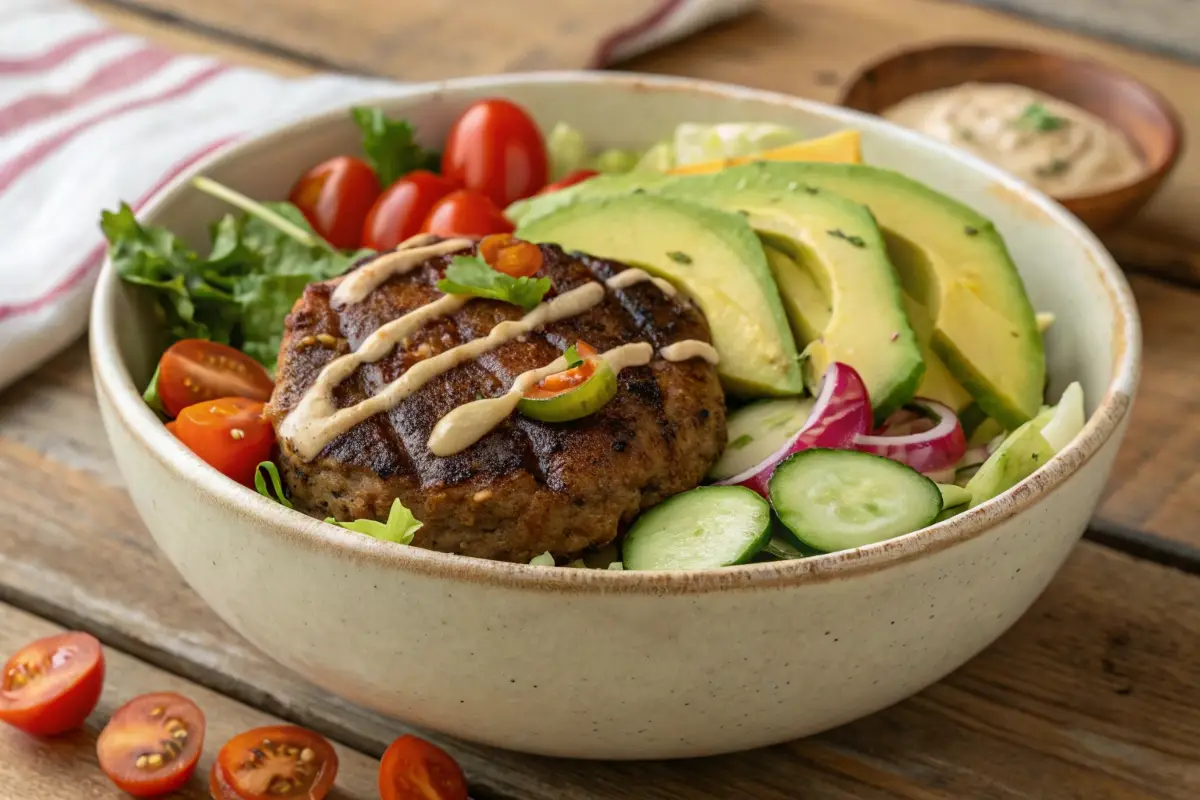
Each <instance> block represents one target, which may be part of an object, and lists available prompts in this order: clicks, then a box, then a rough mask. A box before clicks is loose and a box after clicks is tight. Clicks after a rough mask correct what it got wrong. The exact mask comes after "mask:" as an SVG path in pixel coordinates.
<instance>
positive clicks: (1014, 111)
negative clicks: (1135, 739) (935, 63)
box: [883, 83, 1146, 197]
mask: <svg viewBox="0 0 1200 800" xmlns="http://www.w3.org/2000/svg"><path fill="white" fill-rule="evenodd" d="M883 116H884V118H886V119H889V120H891V121H892V122H896V123H899V124H901V125H904V126H905V127H908V128H912V129H913V130H917V131H920V132H922V133H925V134H928V135H930V136H933V137H935V138H938V139H941V140H942V141H945V142H949V143H951V144H953V145H956V146H958V147H961V148H963V149H964V150H968V151H970V152H972V153H974V154H975V155H977V156H980V157H981V158H984V159H986V160H988V161H990V162H992V163H993V164H996V165H997V166H999V167H1002V168H1003V169H1005V170H1007V171H1008V172H1011V173H1012V174H1013V175H1016V176H1017V177H1019V178H1021V179H1022V180H1024V181H1026V182H1028V183H1030V184H1032V185H1034V186H1036V187H1037V188H1039V189H1041V190H1042V191H1043V192H1046V193H1047V194H1050V195H1053V196H1055V197H1075V196H1078V195H1083V194H1091V193H1093V192H1099V191H1104V190H1106V189H1112V188H1115V187H1117V186H1120V185H1123V184H1127V183H1130V182H1132V181H1134V180H1136V179H1138V178H1140V177H1141V176H1142V175H1144V174H1145V173H1146V164H1145V162H1144V161H1143V160H1142V158H1141V157H1140V156H1139V155H1138V153H1137V151H1136V150H1135V149H1134V147H1133V144H1132V143H1131V142H1130V141H1129V139H1128V137H1126V136H1125V134H1124V133H1123V132H1121V131H1120V130H1118V129H1117V128H1115V127H1113V126H1112V125H1110V124H1109V123H1108V122H1106V121H1105V120H1103V119H1101V118H1099V117H1097V116H1096V115H1094V114H1092V113H1090V112H1088V111H1084V110H1083V109H1082V108H1079V107H1077V106H1074V105H1071V104H1070V103H1067V102H1064V101H1062V100H1059V99H1058V98H1056V97H1052V96H1051V95H1048V94H1045V93H1043V92H1039V91H1036V90H1034V89H1030V88H1028V87H1025V86H1017V85H1014V84H1005V83H963V84H960V85H958V86H953V87H950V88H948V89H938V90H936V91H932V92H924V93H922V94H917V95H913V96H912V97H908V98H906V99H904V100H902V101H901V102H900V103H898V104H897V105H894V106H892V107H891V108H889V109H887V110H886V111H884V112H883Z"/></svg>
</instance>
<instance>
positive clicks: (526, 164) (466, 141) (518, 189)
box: [442, 99, 546, 208]
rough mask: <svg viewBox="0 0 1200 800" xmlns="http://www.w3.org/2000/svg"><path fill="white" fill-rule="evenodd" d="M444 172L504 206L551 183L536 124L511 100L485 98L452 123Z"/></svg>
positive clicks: (443, 155) (444, 159) (444, 154)
mask: <svg viewBox="0 0 1200 800" xmlns="http://www.w3.org/2000/svg"><path fill="white" fill-rule="evenodd" d="M442 174H443V175H445V176H446V177H447V178H450V179H451V180H455V181H458V182H459V183H461V184H462V185H463V186H465V187H467V188H468V189H476V190H478V191H480V192H483V193H484V194H485V195H487V196H488V197H490V198H491V200H492V202H493V203H495V204H496V205H497V206H499V207H500V208H505V207H506V206H507V205H508V204H509V203H511V202H513V201H514V200H520V199H521V198H522V197H529V196H530V195H531V194H533V193H534V192H536V191H537V190H538V189H540V188H542V187H543V186H545V185H546V145H545V142H544V141H543V140H542V133H541V131H539V130H538V127H537V124H536V123H535V122H534V121H533V120H532V119H531V118H530V116H529V115H528V114H526V113H525V110H524V109H522V108H521V107H520V106H518V105H516V104H514V103H510V102H509V101H507V100H498V99H491V100H480V101H478V102H476V103H474V104H472V105H471V106H470V107H469V108H467V110H466V111H464V112H463V114H462V116H461V117H459V118H458V120H457V121H455V123H454V125H453V126H452V127H451V128H450V135H449V136H448V137H447V138H446V147H445V149H444V150H443V151H442Z"/></svg>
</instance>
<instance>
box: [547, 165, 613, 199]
mask: <svg viewBox="0 0 1200 800" xmlns="http://www.w3.org/2000/svg"><path fill="white" fill-rule="evenodd" d="M599 174H600V173H599V172H597V171H596V170H594V169H577V170H575V171H574V172H568V173H567V174H566V175H564V176H563V177H562V178H560V179H559V180H556V181H555V182H554V183H548V184H546V185H545V186H543V187H542V188H541V189H540V190H539V191H538V194H550V193H551V192H557V191H558V190H559V189H565V188H567V187H568V186H574V185H575V184H577V183H583V182H584V181H586V180H587V179H588V178H594V177H596V176H597V175H599Z"/></svg>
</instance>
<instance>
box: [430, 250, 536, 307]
mask: <svg viewBox="0 0 1200 800" xmlns="http://www.w3.org/2000/svg"><path fill="white" fill-rule="evenodd" d="M437 288H438V289H439V290H441V291H443V292H445V293H446V294H466V295H471V296H472V297H486V298H490V299H492V300H500V301H503V302H505V303H512V304H513V305H515V306H520V307H521V308H523V309H525V310H526V311H529V310H531V309H532V308H533V307H534V306H536V305H537V304H538V303H540V302H542V298H543V297H544V296H545V295H546V292H548V291H550V279H549V278H514V277H512V276H511V275H505V274H504V273H503V272H497V271H496V270H494V269H492V268H491V267H489V266H488V264H487V262H486V261H484V260H483V259H481V258H479V257H478V256H455V257H454V259H453V260H452V261H451V262H450V266H449V267H447V268H446V277H445V278H442V279H441V280H440V281H438V284H437Z"/></svg>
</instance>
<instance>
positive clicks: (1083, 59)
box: [837, 40, 1185, 203]
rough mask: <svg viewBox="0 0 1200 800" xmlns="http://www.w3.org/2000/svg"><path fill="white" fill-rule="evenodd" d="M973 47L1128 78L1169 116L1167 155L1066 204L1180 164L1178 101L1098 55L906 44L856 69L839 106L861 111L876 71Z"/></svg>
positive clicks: (1153, 178) (1065, 199)
mask: <svg viewBox="0 0 1200 800" xmlns="http://www.w3.org/2000/svg"><path fill="white" fill-rule="evenodd" d="M969 49H973V50H991V51H994V52H998V53H1010V54H1012V55H1014V56H1019V57H1022V58H1029V57H1038V58H1054V59H1057V60H1058V61H1059V62H1062V63H1069V64H1075V65H1078V66H1081V67H1085V68H1087V69H1091V70H1094V71H1096V72H1100V73H1105V74H1107V75H1109V76H1110V77H1112V78H1116V79H1117V80H1121V81H1124V82H1126V83H1128V84H1131V85H1133V86H1135V87H1137V88H1138V90H1139V91H1141V92H1142V93H1143V94H1144V95H1145V96H1146V97H1148V98H1149V99H1150V101H1151V102H1152V103H1154V105H1155V107H1156V108H1157V109H1158V111H1159V112H1160V113H1161V114H1162V115H1163V117H1164V118H1165V119H1166V121H1167V125H1166V131H1165V132H1166V134H1167V147H1166V153H1165V156H1164V157H1163V158H1161V159H1158V160H1156V161H1153V162H1152V161H1149V160H1147V161H1146V164H1145V167H1146V171H1145V172H1144V173H1142V174H1140V175H1138V176H1137V177H1135V178H1131V179H1130V180H1128V181H1126V182H1125V183H1121V184H1117V185H1116V186H1111V187H1109V188H1107V189H1103V190H1101V191H1098V192H1087V193H1083V194H1073V195H1062V196H1058V195H1053V197H1054V199H1055V200H1057V201H1059V202H1062V203H1079V202H1088V201H1093V200H1096V199H1100V198H1106V197H1110V196H1114V195H1117V194H1119V193H1121V192H1125V191H1128V190H1129V189H1131V188H1133V187H1135V186H1140V185H1142V184H1145V183H1149V182H1159V181H1162V180H1163V179H1165V178H1166V177H1167V176H1168V175H1170V174H1171V172H1172V171H1173V170H1174V169H1175V166H1176V165H1177V164H1178V163H1179V159H1180V157H1181V156H1182V155H1183V148H1184V139H1185V134H1184V126H1183V120H1182V118H1181V117H1180V116H1179V111H1178V109H1176V108H1175V106H1174V104H1172V103H1171V101H1170V100H1169V99H1167V97H1166V95H1164V94H1163V93H1162V92H1160V91H1159V90H1158V89H1156V88H1154V87H1153V86H1151V85H1150V84H1148V83H1146V82H1145V81H1144V80H1142V79H1141V78H1138V77H1137V76H1135V75H1133V74H1132V73H1130V72H1127V71H1125V70H1123V69H1121V68H1119V67H1114V66H1111V65H1109V64H1106V63H1104V62H1103V61H1100V60H1099V59H1096V58H1091V57H1089V56H1076V55H1067V54H1063V53H1056V52H1053V51H1050V50H1039V49H1037V48H1034V47H1026V46H1024V45H1020V44H1010V43H1006V42H989V41H975V40H964V41H954V42H938V43H936V44H930V45H917V46H913V47H902V48H900V49H897V50H892V51H889V52H886V53H884V54H883V55H881V56H879V58H877V59H875V60H873V61H869V62H867V63H866V64H863V65H861V66H860V67H858V68H857V69H856V70H855V72H854V74H853V75H851V76H850V79H849V80H847V81H846V82H845V84H844V85H843V87H842V90H841V91H840V92H839V93H838V99H837V104H838V105H839V106H841V107H842V108H846V109H848V110H852V111H861V110H860V109H854V108H851V107H850V106H847V105H846V101H847V100H848V99H849V97H850V95H851V93H852V92H854V91H855V90H856V89H857V88H858V87H859V85H860V84H862V83H864V82H865V81H866V80H867V76H868V75H869V74H870V73H872V72H874V71H875V70H878V69H881V68H883V67H885V66H888V65H890V64H894V63H898V62H901V61H905V60H909V59H916V58H921V57H923V56H928V55H932V54H934V53H941V52H947V51H951V50H969ZM968 80H969V79H968ZM965 82H966V81H965V80H964V81H959V83H965ZM1014 82H1015V81H1014ZM913 94H916V92H913V93H912V94H908V95H905V97H911V96H912V95H913ZM1048 94H1049V93H1048ZM1055 96H1056V97H1057V95H1055ZM1058 99H1059V100H1062V101H1063V102H1066V103H1071V104H1074V101H1073V100H1071V99H1069V98H1066V97H1058ZM883 110H884V109H878V110H876V111H865V112H861V113H866V114H870V115H872V116H879V117H880V118H882V116H881V114H880V112H882V111H883ZM1097 116H1099V115H1097ZM1104 121H1105V122H1106V123H1108V124H1109V125H1115V123H1114V122H1113V121H1112V120H1111V119H1108V118H1104ZM1118 127H1119V126H1118ZM1122 133H1124V131H1122Z"/></svg>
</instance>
